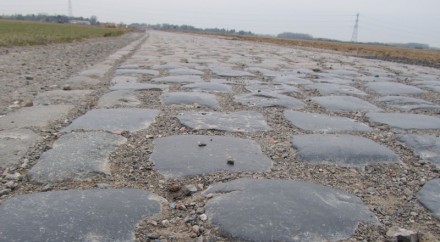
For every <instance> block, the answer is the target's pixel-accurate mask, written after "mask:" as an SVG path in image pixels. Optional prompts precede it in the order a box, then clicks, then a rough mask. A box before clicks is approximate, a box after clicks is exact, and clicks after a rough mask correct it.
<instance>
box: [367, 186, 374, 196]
mask: <svg viewBox="0 0 440 242" xmlns="http://www.w3.org/2000/svg"><path fill="white" fill-rule="evenodd" d="M367 192H368V193H369V194H371V195H373V194H375V193H376V189H375V188H374V187H369V188H367Z"/></svg>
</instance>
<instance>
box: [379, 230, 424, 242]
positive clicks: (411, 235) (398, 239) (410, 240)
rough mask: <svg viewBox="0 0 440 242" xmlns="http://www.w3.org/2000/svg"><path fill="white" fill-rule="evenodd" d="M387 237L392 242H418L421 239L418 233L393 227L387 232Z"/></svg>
mask: <svg viewBox="0 0 440 242" xmlns="http://www.w3.org/2000/svg"><path fill="white" fill-rule="evenodd" d="M387 236H388V237H389V238H391V241H392V242H418V241H419V237H420V236H419V233H417V232H414V231H411V230H406V229H403V228H399V227H391V228H390V229H389V230H388V231H387Z"/></svg>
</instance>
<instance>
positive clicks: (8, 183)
mask: <svg viewBox="0 0 440 242" xmlns="http://www.w3.org/2000/svg"><path fill="white" fill-rule="evenodd" d="M5 186H6V187H7V188H10V189H13V188H16V187H17V183H15V182H13V181H8V182H6V183H5Z"/></svg>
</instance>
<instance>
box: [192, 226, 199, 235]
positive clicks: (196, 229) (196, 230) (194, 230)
mask: <svg viewBox="0 0 440 242" xmlns="http://www.w3.org/2000/svg"><path fill="white" fill-rule="evenodd" d="M192 230H193V232H194V233H197V234H198V233H199V232H200V227H199V226H198V225H194V226H192Z"/></svg>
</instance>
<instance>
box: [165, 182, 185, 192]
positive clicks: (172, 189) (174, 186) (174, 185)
mask: <svg viewBox="0 0 440 242" xmlns="http://www.w3.org/2000/svg"><path fill="white" fill-rule="evenodd" d="M181 188H182V185H180V184H178V183H172V184H170V185H169V186H168V191H169V192H178V191H180V189H181Z"/></svg>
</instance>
